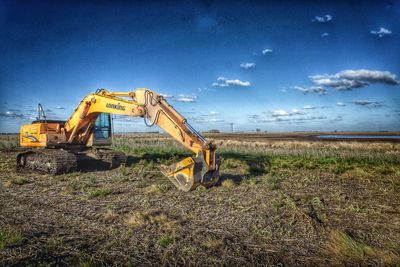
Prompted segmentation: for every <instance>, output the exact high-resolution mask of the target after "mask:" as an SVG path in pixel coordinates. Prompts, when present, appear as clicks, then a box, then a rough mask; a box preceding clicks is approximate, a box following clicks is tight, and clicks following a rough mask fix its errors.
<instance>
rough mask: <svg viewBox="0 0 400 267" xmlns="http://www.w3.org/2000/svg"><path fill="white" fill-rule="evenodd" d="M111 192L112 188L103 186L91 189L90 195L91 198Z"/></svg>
mask: <svg viewBox="0 0 400 267" xmlns="http://www.w3.org/2000/svg"><path fill="white" fill-rule="evenodd" d="M111 193H112V190H111V189H110V188H106V187H103V188H99V189H95V190H92V191H89V193H88V196H89V198H95V197H104V196H108V195H110V194H111Z"/></svg>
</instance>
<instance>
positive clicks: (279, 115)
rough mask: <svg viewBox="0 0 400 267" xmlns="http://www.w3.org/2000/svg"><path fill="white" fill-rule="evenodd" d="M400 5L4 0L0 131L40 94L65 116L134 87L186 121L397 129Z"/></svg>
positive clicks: (133, 123)
mask: <svg viewBox="0 0 400 267" xmlns="http://www.w3.org/2000/svg"><path fill="white" fill-rule="evenodd" d="M93 2H94V1H93ZM399 18H400V1H314V3H313V4H310V1H262V2H257V1H242V2H239V1H227V2H223V1H218V2H212V1H191V2H187V1H186V2H184V1H183V2H168V3H167V2H166V1H162V2H161V1H160V2H153V1H152V2H150V1H149V2H147V1H140V2H139V1H138V2H136V3H135V2H128V1H112V2H111V1H110V2H108V1H95V3H90V2H89V1H79V3H78V2H77V1H75V2H74V1H70V2H68V1H4V0H3V1H0V39H1V42H0V56H1V64H0V100H1V102H0V132H17V131H18V129H19V126H20V125H21V124H24V123H29V122H30V121H31V120H32V118H34V117H35V116H36V112H35V108H36V105H37V103H38V102H40V103H42V104H43V105H44V106H45V107H46V109H47V110H48V112H47V113H48V114H47V115H48V118H54V119H67V118H68V117H69V115H70V114H71V112H72V111H73V110H74V108H75V107H76V105H77V104H78V103H79V101H80V100H81V99H82V98H83V97H84V96H85V95H86V94H88V93H90V92H93V91H95V90H96V89H97V88H106V89H109V90H115V91H130V90H133V89H134V88H138V87H147V88H151V89H153V90H154V91H156V92H159V93H162V94H164V95H166V97H168V101H169V102H171V104H172V105H173V106H174V107H175V108H176V109H177V110H178V111H180V112H181V113H182V114H183V115H184V116H185V117H187V118H188V121H189V122H190V123H191V124H192V125H193V126H194V127H195V128H196V129H198V130H209V129H219V130H221V131H230V129H231V123H233V125H234V129H235V130H236V131H255V129H257V128H259V129H261V130H263V131H264V130H265V131H308V130H319V131H323V130H326V131H330V130H345V131H377V130H389V131H393V130H394V131H396V130H397V131H399V130H400V105H399V101H400V84H399V80H400V78H399V77H398V75H400V53H399V47H400V35H399V34H400V20H399ZM171 96H172V97H171ZM115 130H116V131H124V132H126V131H149V130H151V131H153V130H157V129H155V128H150V129H149V128H147V127H146V126H145V125H144V124H143V121H142V119H140V118H124V117H118V118H116V120H115Z"/></svg>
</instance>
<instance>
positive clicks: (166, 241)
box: [157, 235, 174, 247]
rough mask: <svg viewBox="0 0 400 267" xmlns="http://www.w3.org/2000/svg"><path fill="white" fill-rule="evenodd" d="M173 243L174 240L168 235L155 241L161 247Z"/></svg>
mask: <svg viewBox="0 0 400 267" xmlns="http://www.w3.org/2000/svg"><path fill="white" fill-rule="evenodd" d="M173 243H174V239H173V238H172V237H170V236H168V235H162V236H160V237H159V238H158V239H157V244H158V245H160V246H162V247H168V246H169V245H171V244H173Z"/></svg>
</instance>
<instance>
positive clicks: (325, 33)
mask: <svg viewBox="0 0 400 267" xmlns="http://www.w3.org/2000/svg"><path fill="white" fill-rule="evenodd" d="M328 36H329V33H327V32H324V33H322V34H321V37H322V38H325V37H328Z"/></svg>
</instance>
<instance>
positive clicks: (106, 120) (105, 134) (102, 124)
mask: <svg viewBox="0 0 400 267" xmlns="http://www.w3.org/2000/svg"><path fill="white" fill-rule="evenodd" d="M110 137H111V118H110V114H109V113H100V115H99V116H98V117H97V120H96V122H95V124H94V138H95V139H96V140H104V139H108V138H110Z"/></svg>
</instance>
